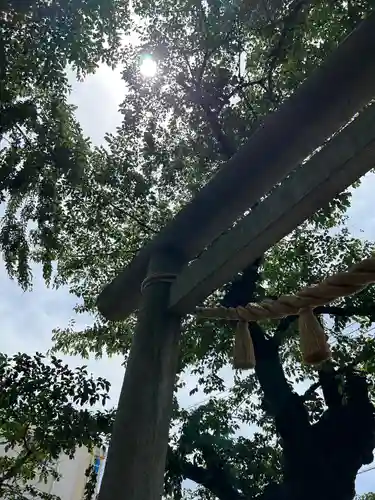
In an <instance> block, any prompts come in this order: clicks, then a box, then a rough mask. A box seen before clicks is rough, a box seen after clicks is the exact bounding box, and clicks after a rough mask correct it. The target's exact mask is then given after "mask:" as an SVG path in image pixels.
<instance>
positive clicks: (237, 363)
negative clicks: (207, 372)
mask: <svg viewBox="0 0 375 500" xmlns="http://www.w3.org/2000/svg"><path fill="white" fill-rule="evenodd" d="M233 366H234V368H236V369H242V370H249V369H250V368H254V367H255V353H254V344H253V340H252V338H251V334H250V330H249V323H248V322H247V321H244V320H239V321H238V322H237V328H236V335H235V339H234V350H233Z"/></svg>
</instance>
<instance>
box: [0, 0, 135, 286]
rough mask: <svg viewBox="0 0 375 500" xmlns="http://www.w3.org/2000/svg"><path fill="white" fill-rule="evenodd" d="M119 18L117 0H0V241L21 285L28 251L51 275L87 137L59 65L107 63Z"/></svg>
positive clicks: (123, 14)
mask: <svg viewBox="0 0 375 500" xmlns="http://www.w3.org/2000/svg"><path fill="white" fill-rule="evenodd" d="M128 26H129V24H128V15H127V6H126V4H125V3H124V2H122V1H121V0H110V1H100V0H98V1H96V0H94V1H87V0H79V1H77V2H71V1H69V0H54V1H52V2H46V1H44V0H38V1H36V2H34V1H29V0H26V1H19V0H12V1H10V2H8V1H1V2H0V38H1V42H0V114H1V118H0V141H1V150H0V165H1V174H0V201H2V202H4V201H5V202H6V210H5V215H4V217H3V220H2V229H1V233H0V246H1V250H2V252H3V256H4V259H5V264H6V267H7V270H8V273H9V275H10V276H11V277H14V278H16V279H17V280H18V281H19V283H20V284H21V285H22V286H23V287H24V288H26V287H28V286H30V283H31V281H30V280H31V273H30V267H29V263H30V261H32V260H34V259H37V260H39V261H42V263H43V265H44V269H43V271H44V277H45V279H46V280H47V281H48V280H49V279H50V277H51V271H52V261H53V260H54V258H56V254H58V250H59V246H60V244H61V240H60V239H59V227H60V219H61V212H62V211H63V210H64V209H67V210H69V209H70V208H71V207H70V206H69V199H70V195H71V192H72V191H74V190H75V189H83V186H84V182H85V171H86V163H87V161H88V155H89V153H90V148H89V142H88V141H87V139H85V138H84V136H83V134H82V131H81V128H80V126H79V124H78V123H77V121H76V120H75V117H74V107H73V106H71V105H69V104H68V102H67V97H68V92H69V90H70V87H69V85H68V80H67V74H66V69H67V67H68V66H70V67H72V68H73V69H74V70H75V71H76V74H77V75H78V77H80V78H81V77H83V76H84V75H86V74H87V73H92V72H94V71H95V69H96V67H97V66H98V63H101V62H105V63H107V64H109V65H111V66H113V65H114V64H115V63H116V60H117V59H116V58H117V56H118V53H119V47H120V42H121V36H122V35H123V34H124V32H126V30H127V29H128ZM33 253H34V254H35V253H36V255H33Z"/></svg>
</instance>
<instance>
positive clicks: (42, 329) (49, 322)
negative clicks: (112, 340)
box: [0, 66, 375, 494]
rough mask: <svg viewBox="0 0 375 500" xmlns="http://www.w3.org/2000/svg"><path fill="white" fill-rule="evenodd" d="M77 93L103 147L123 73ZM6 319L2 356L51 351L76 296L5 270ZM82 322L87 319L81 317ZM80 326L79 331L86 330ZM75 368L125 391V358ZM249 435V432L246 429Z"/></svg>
mask: <svg viewBox="0 0 375 500" xmlns="http://www.w3.org/2000/svg"><path fill="white" fill-rule="evenodd" d="M70 77H71V83H72V85H73V91H72V95H71V102H72V103H74V104H75V105H76V106H77V112H76V115H77V118H78V120H79V122H80V123H81V126H82V127H83V130H84V133H85V134H86V135H87V136H89V137H90V138H91V140H92V141H93V143H94V144H96V145H100V144H101V143H102V141H103V138H104V134H105V133H107V132H115V130H116V127H117V126H119V125H120V123H121V115H120V114H119V113H118V106H119V104H120V103H121V102H122V101H123V99H124V93H125V87H124V84H123V82H122V81H121V75H120V72H119V71H112V70H111V69H109V68H108V67H106V66H101V67H100V68H99V70H98V71H97V72H96V74H95V75H90V76H89V77H87V78H86V80H85V81H84V82H77V81H75V79H74V77H73V76H72V75H70ZM374 193H375V175H374V174H368V175H367V176H365V178H364V180H363V182H362V185H361V187H360V188H359V189H357V190H356V191H355V193H354V196H353V202H352V207H351V209H350V210H349V216H350V220H349V229H350V230H351V232H353V233H354V234H355V235H357V236H361V237H365V238H367V239H369V240H374V239H375V211H374V210H373V196H374ZM0 278H1V282H2V287H1V288H0V317H1V320H2V331H3V334H2V335H1V337H0V352H6V353H8V354H14V353H16V352H26V353H29V354H33V353H35V352H36V351H39V352H46V351H47V350H48V349H49V348H50V347H51V346H52V342H51V332H52V329H53V328H55V327H66V326H67V324H68V322H69V320H70V319H71V318H72V308H73V306H74V305H75V298H74V296H72V295H70V294H69V293H68V290H67V289H65V288H61V289H59V290H50V289H47V288H46V287H45V285H44V283H43V280H42V276H41V272H40V269H38V268H35V269H34V288H33V291H32V292H23V291H22V290H21V289H20V288H19V287H18V285H17V284H16V283H15V282H12V281H11V280H10V279H9V278H8V276H7V273H6V271H5V268H4V266H1V265H0ZM78 321H79V322H81V323H80V324H81V325H82V321H83V320H82V319H81V318H79V317H78ZM80 324H79V323H78V324H77V326H80ZM63 359H66V360H67V362H69V365H70V366H72V367H74V366H79V365H82V364H85V365H88V369H89V370H90V371H91V372H92V373H94V375H95V376H101V377H105V378H106V379H108V380H109V381H110V382H111V384H112V387H111V393H110V394H111V403H113V405H115V404H116V403H117V399H118V395H119V392H120V389H121V383H122V379H123V374H124V369H123V367H122V366H121V358H120V357H112V358H111V359H108V358H106V359H101V360H94V359H90V360H89V361H86V360H85V361H84V362H83V361H82V360H81V359H79V358H77V357H66V356H63ZM230 379H231V370H230V369H229V368H228V370H227V372H226V380H228V381H230ZM193 386H194V380H193V379H191V378H190V379H189V380H188V384H187V387H186V388H185V389H184V390H183V391H182V393H181V395H180V401H181V403H182V404H183V405H184V406H190V405H193V404H196V403H197V402H199V401H201V400H202V399H203V398H202V396H201V395H199V394H198V395H195V396H193V397H189V395H188V393H189V390H190V388H192V387H193ZM242 430H243V431H244V432H246V429H242ZM368 491H375V470H373V471H370V472H367V473H364V474H361V475H360V476H358V479H357V493H359V494H361V493H365V492H368Z"/></svg>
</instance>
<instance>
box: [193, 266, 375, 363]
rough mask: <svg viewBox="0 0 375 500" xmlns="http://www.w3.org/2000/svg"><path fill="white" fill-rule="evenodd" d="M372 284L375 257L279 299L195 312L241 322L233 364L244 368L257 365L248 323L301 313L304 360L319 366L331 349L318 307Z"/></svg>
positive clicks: (238, 325) (203, 309)
mask: <svg viewBox="0 0 375 500" xmlns="http://www.w3.org/2000/svg"><path fill="white" fill-rule="evenodd" d="M371 283H375V257H372V258H369V259H365V260H362V261H361V262H359V263H358V264H356V265H354V266H353V267H352V268H350V269H349V270H348V271H347V272H341V273H337V274H334V275H333V276H330V277H328V278H326V279H325V280H324V281H322V282H321V283H319V284H317V285H312V286H308V287H306V288H303V289H302V290H300V291H299V292H297V293H296V294H295V295H282V296H281V297H279V298H278V299H277V300H264V301H262V302H260V303H259V304H255V303H249V304H247V305H246V306H245V307H242V306H238V307H229V308H226V307H222V306H220V307H214V308H202V307H200V308H197V310H196V312H197V315H198V317H201V318H217V319H219V318H221V319H226V320H232V321H233V320H234V321H237V322H238V323H237V330H236V336H235V345H234V359H233V365H234V367H235V368H242V369H249V368H254V366H255V362H256V360H255V354H254V346H253V342H252V339H251V333H250V331H249V327H248V323H249V322H251V321H260V320H264V319H281V318H285V317H286V316H291V315H298V316H299V321H298V326H299V335H300V348H301V352H302V358H303V360H304V362H305V363H307V364H310V365H313V366H316V365H320V364H321V363H323V362H324V361H327V360H328V359H330V357H331V351H330V348H329V345H328V342H327V337H326V334H325V332H324V330H323V327H322V325H321V324H320V323H319V321H318V319H317V318H316V316H315V315H314V309H315V307H318V306H323V305H326V304H329V303H331V302H333V301H335V300H336V299H338V298H340V297H345V296H348V295H352V294H355V293H358V292H360V291H361V290H363V289H364V288H366V286H367V285H369V284H371Z"/></svg>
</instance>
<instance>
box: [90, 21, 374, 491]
mask: <svg viewBox="0 0 375 500" xmlns="http://www.w3.org/2000/svg"><path fill="white" fill-rule="evenodd" d="M374 97H375V13H373V14H372V15H370V16H369V17H368V18H367V19H366V20H364V21H363V22H362V23H361V25H360V26H359V27H358V28H357V29H356V30H355V31H353V32H352V33H351V35H350V36H349V37H348V38H346V39H345V40H344V41H343V42H342V44H341V45H340V46H339V47H338V48H337V49H336V51H335V52H334V53H333V54H332V55H331V56H330V57H328V58H327V60H326V61H325V62H324V64H323V65H322V66H321V67H319V68H318V69H317V70H316V71H315V72H314V73H313V74H312V75H311V76H310V77H309V78H308V79H307V80H306V81H305V82H304V83H303V84H302V85H301V86H300V87H299V88H298V90H297V91H296V92H295V93H294V95H293V96H292V97H291V98H290V99H288V100H287V101H286V102H285V103H284V104H283V105H281V106H280V108H279V110H278V111H276V112H275V113H273V114H271V115H269V116H268V117H267V118H266V119H265V120H264V122H263V124H262V125H261V126H260V127H259V128H258V130H257V131H256V132H255V133H254V134H253V136H252V137H250V139H249V141H248V143H247V144H246V145H245V146H244V147H243V148H242V149H241V150H240V151H238V153H236V154H235V155H234V156H233V157H232V158H231V159H230V160H229V161H228V162H227V163H226V164H225V165H224V166H223V167H222V169H221V170H220V171H219V172H218V173H217V174H216V176H215V177H214V178H213V179H212V180H211V181H210V182H209V183H208V184H207V185H206V186H205V187H204V188H203V189H202V190H201V191H200V192H199V193H198V195H197V196H196V198H195V199H194V200H192V202H190V203H189V204H188V205H187V206H186V207H185V208H183V209H182V210H181V211H180V212H179V213H178V214H177V215H176V217H175V218H174V219H173V220H172V221H171V222H170V223H169V224H168V225H167V226H166V227H165V228H164V229H163V230H162V231H161V232H160V233H159V234H158V235H157V236H156V237H155V238H154V240H153V241H152V242H151V243H149V244H148V245H147V246H145V247H144V248H143V249H142V250H141V251H140V252H139V253H138V254H137V256H136V257H135V258H134V259H133V261H132V262H131V263H130V264H129V266H128V267H126V268H125V269H124V270H123V271H122V273H121V274H120V275H119V276H117V277H116V278H115V279H114V280H113V281H112V282H111V283H110V284H109V285H108V286H107V287H106V288H105V289H104V290H103V291H102V293H101V294H100V296H99V298H98V308H99V310H100V312H101V313H102V314H103V315H104V316H105V317H106V318H108V319H109V320H114V321H116V320H122V319H125V318H126V317H127V316H128V315H129V314H131V313H132V312H133V311H134V310H135V309H138V323H137V327H136V330H135V334H134V338H133V343H132V347H131V351H130V355H129V360H128V363H127V367H126V373H125V377H124V382H123V386H122V390H121V395H120V399H119V404H118V409H117V415H116V421H115V424H114V428H113V433H112V439H111V443H110V447H109V452H108V457H107V464H106V468H105V471H104V476H103V480H102V485H101V489H100V493H99V500H159V499H160V498H161V497H162V492H163V477H164V468H165V458H166V452H167V447H168V430H169V424H170V418H171V411H172V398H173V389H174V383H175V377H176V370H177V359H178V352H179V338H180V325H181V318H182V316H183V315H184V314H186V313H189V312H192V311H193V310H194V307H195V305H196V304H197V303H198V302H199V301H201V300H202V299H204V298H205V297H206V296H207V295H208V294H209V293H211V292H212V291H213V290H215V289H216V288H217V287H219V286H221V285H222V284H224V283H226V282H228V281H229V280H230V279H231V278H232V277H233V276H234V275H235V274H236V273H237V272H239V271H240V270H241V269H243V268H244V267H245V266H246V265H247V264H249V263H250V262H251V261H252V260H254V259H255V258H257V257H258V256H259V255H261V254H262V253H263V252H264V251H266V250H267V249H268V248H270V247H271V246H272V245H273V244H275V243H276V242H277V241H279V240H280V239H281V238H282V237H284V236H285V235H287V234H288V233H289V232H290V231H292V230H293V229H294V228H295V227H296V226H298V225H299V224H300V223H302V222H303V221H304V220H305V219H306V218H307V217H309V216H311V215H312V214H313V213H314V212H315V211H316V210H317V209H318V208H320V207H321V206H323V205H325V204H326V203H328V202H329V200H330V199H332V197H334V196H335V195H337V194H338V193H340V192H341V191H342V190H344V189H346V188H347V187H348V186H349V185H350V184H352V183H353V182H354V181H355V180H356V179H358V178H359V177H360V176H362V175H363V174H365V173H366V172H367V171H368V170H370V169H371V168H372V167H373V166H374V164H375V160H374V159H375V105H371V106H368V107H366V109H365V111H363V112H362V113H360V114H359V116H358V117H357V118H356V119H355V120H354V121H352V122H351V123H350V124H349V125H347V126H346V127H345V128H343V129H342V130H341V132H339V133H338V134H337V135H335V136H334V137H333V138H332V139H331V140H330V141H329V142H328V144H327V145H326V146H325V147H324V148H323V149H321V150H320V151H319V152H318V153H316V154H315V155H313V156H312V157H311V158H310V159H309V160H308V161H307V162H305V163H304V164H303V165H302V166H300V167H299V168H297V169H296V167H297V166H298V165H300V164H301V162H302V161H303V160H304V159H305V158H307V157H308V155H309V154H311V152H312V151H314V150H315V149H316V148H317V147H319V146H320V145H321V144H322V143H323V141H324V140H326V139H327V138H329V137H330V136H332V135H333V134H335V133H336V132H337V131H338V129H340V127H342V126H344V125H346V124H347V123H348V122H349V121H350V120H351V119H352V117H353V116H354V115H355V114H356V113H357V112H359V111H361V110H363V108H364V107H365V106H366V105H367V104H368V103H369V102H370V101H371V100H372V99H374ZM295 169H296V171H295V172H294V173H293V174H292V175H291V176H290V177H288V178H287V179H286V180H284V181H283V182H282V184H281V185H279V186H278V187H277V188H276V189H275V190H274V191H273V192H272V194H271V195H269V197H267V198H266V199H265V200H264V201H263V202H262V203H260V204H259V205H258V206H257V207H256V208H255V209H254V210H252V211H251V212H250V214H249V215H248V216H247V217H245V218H244V219H243V220H242V221H241V222H240V223H239V224H237V225H236V226H235V227H234V228H233V229H232V230H231V231H229V232H227V234H226V235H224V236H221V237H220V238H218V239H217V240H216V241H215V243H213V244H212V245H211V247H210V248H209V249H208V250H206V251H205V252H204V253H203V254H202V255H201V256H200V257H199V258H198V259H197V260H194V261H192V262H190V261H191V259H193V258H194V256H195V255H196V254H197V253H198V252H201V251H202V250H203V249H204V248H205V247H206V246H207V245H208V244H210V243H211V242H212V241H213V240H214V238H216V237H217V236H218V235H220V234H221V233H223V231H225V230H226V229H227V228H228V227H229V226H230V225H231V224H232V223H233V222H234V221H235V220H236V218H237V217H238V216H240V215H241V214H243V213H244V211H245V210H246V209H248V208H249V207H251V206H252V205H254V203H255V202H256V201H257V200H259V199H260V197H261V196H263V195H265V194H267V193H268V192H269V191H270V190H271V189H272V188H273V187H274V186H275V184H277V183H279V182H280V181H282V180H283V179H284V178H285V177H286V176H287V175H288V174H290V173H291V172H292V171H294V170H295ZM189 262H190V263H189ZM142 282H143V291H142V294H141V284H142Z"/></svg>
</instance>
